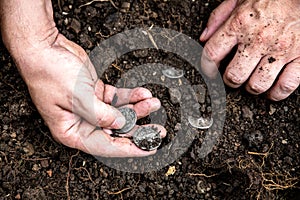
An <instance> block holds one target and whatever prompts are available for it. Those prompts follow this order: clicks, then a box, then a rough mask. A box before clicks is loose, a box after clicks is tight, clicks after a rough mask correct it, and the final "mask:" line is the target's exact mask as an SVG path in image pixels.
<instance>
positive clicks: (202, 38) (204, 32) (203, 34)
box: [200, 27, 208, 41]
mask: <svg viewBox="0 0 300 200" xmlns="http://www.w3.org/2000/svg"><path fill="white" fill-rule="evenodd" d="M207 31H208V29H207V27H206V28H205V29H204V31H203V32H202V34H201V36H200V40H202V41H203V40H205V36H206V34H207Z"/></svg>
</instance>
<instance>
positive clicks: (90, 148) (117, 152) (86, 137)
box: [76, 124, 156, 157]
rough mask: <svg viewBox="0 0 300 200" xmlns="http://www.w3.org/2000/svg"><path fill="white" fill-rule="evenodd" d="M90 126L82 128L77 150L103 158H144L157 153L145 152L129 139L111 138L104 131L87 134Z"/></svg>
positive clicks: (82, 126)
mask: <svg viewBox="0 0 300 200" xmlns="http://www.w3.org/2000/svg"><path fill="white" fill-rule="evenodd" d="M84 126H89V125H88V124H83V125H81V127H80V132H82V131H83V132H84V134H80V135H81V137H80V142H79V143H78V144H77V146H76V148H78V149H80V150H82V151H84V152H86V153H89V154H92V155H96V156H102V157H143V156H149V155H153V154H155V153H156V150H153V151H143V150H141V149H140V148H138V147H137V146H136V145H135V144H134V143H133V142H132V141H131V140H130V139H128V138H116V137H111V136H110V135H108V134H106V133H105V132H103V131H102V130H93V131H92V132H90V133H89V134H86V130H87V128H84Z"/></svg>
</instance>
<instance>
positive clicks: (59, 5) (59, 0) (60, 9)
mask: <svg viewBox="0 0 300 200" xmlns="http://www.w3.org/2000/svg"><path fill="white" fill-rule="evenodd" d="M57 4H58V8H59V11H60V12H62V8H61V0H57Z"/></svg>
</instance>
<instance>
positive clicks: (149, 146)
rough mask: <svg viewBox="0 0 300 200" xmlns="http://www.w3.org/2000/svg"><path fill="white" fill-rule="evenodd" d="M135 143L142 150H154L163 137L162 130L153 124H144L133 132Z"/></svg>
mask: <svg viewBox="0 0 300 200" xmlns="http://www.w3.org/2000/svg"><path fill="white" fill-rule="evenodd" d="M132 138H133V143H134V144H135V145H136V146H137V147H139V148H140V149H142V150H147V151H152V150H154V149H157V148H158V147H159V146H160V144H161V142H162V139H161V137H160V131H158V129H157V128H155V127H151V126H143V127H140V128H138V129H137V130H136V131H135V132H134V133H133V136H132Z"/></svg>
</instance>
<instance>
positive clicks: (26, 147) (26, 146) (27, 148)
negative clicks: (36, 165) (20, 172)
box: [23, 142, 34, 156]
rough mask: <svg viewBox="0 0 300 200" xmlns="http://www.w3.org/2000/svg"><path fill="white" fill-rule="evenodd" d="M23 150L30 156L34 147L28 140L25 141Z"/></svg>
mask: <svg viewBox="0 0 300 200" xmlns="http://www.w3.org/2000/svg"><path fill="white" fill-rule="evenodd" d="M23 151H24V152H25V153H26V155H27V156H32V155H33V154H34V148H33V145H32V144H30V143H29V142H25V144H24V147H23Z"/></svg>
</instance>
